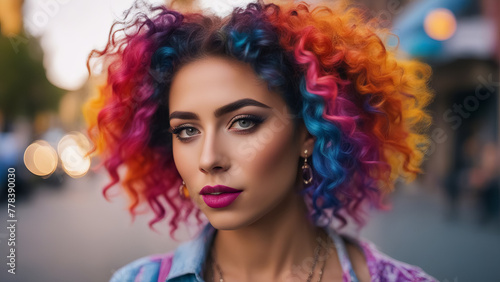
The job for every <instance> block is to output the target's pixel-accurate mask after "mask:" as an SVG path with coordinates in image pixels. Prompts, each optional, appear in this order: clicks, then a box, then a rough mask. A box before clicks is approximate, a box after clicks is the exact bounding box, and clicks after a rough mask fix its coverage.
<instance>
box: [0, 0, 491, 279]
mask: <svg viewBox="0 0 500 282" xmlns="http://www.w3.org/2000/svg"><path fill="white" fill-rule="evenodd" d="M132 2H133V1H132V0H86V1H85V0H42V1H36V0H25V1H23V0H0V30H1V33H0V129H1V130H0V181H1V182H0V183H1V185H0V199H1V201H2V208H1V209H0V254H1V257H2V258H1V260H0V261H2V263H1V264H0V265H1V266H0V281H35V280H36V281H51V282H52V281H108V280H109V278H110V277H111V275H112V274H113V272H114V271H116V270H117V269H118V268H119V267H121V266H123V265H124V264H126V263H128V262H130V261H132V260H134V259H136V258H139V257H141V256H145V255H149V254H152V253H160V252H166V251H169V250H172V249H174V248H175V247H176V246H177V245H178V244H179V242H176V241H173V240H171V239H170V238H169V236H168V230H167V229H166V228H162V227H161V226H160V225H161V224H157V225H156V228H157V229H158V230H159V231H160V233H161V234H157V233H154V232H152V231H150V230H149V229H148V226H147V222H148V220H149V219H150V215H146V216H144V217H138V218H137V219H136V220H135V222H133V223H132V222H131V219H130V217H129V215H128V213H127V211H126V206H127V203H126V201H125V199H124V198H123V197H117V198H113V201H112V202H107V201H106V200H105V199H104V197H103V196H102V188H103V186H104V185H105V184H106V183H107V182H108V178H107V175H106V174H105V173H104V170H103V169H92V168H93V167H95V164H97V161H96V160H94V161H93V164H92V165H91V162H90V160H89V159H86V158H84V157H83V152H84V151H85V150H86V149H87V148H88V146H89V142H88V140H87V138H86V134H85V124H84V121H83V117H82V114H81V106H82V104H83V102H84V101H85V100H86V99H87V98H88V97H89V95H91V93H92V91H94V89H95V86H96V83H97V82H96V79H89V78H88V72H87V69H86V59H87V56H88V54H89V53H90V51H91V50H92V49H94V48H103V47H104V46H105V43H106V41H107V38H108V33H109V29H110V27H111V24H112V23H113V21H114V20H115V19H119V18H120V17H121V15H122V13H123V11H124V10H126V9H127V8H129V7H130V6H131V4H132ZM151 2H152V3H163V4H167V5H172V6H174V7H175V8H177V9H181V10H182V9H184V10H187V9H191V10H193V9H198V10H199V9H212V10H213V11H215V12H216V13H220V14H224V13H227V12H228V11H230V10H231V8H232V6H235V5H244V4H245V3H246V2H249V1H229V0H219V1H208V0H207V1H201V0H200V1H198V2H192V1H175V2H171V1H165V0H162V1H160V0H155V1H151ZM355 2H359V3H361V4H363V5H366V6H367V7H368V8H369V10H370V12H371V14H372V16H373V17H377V18H379V19H381V20H383V21H384V22H385V23H387V26H388V27H391V28H392V31H393V33H395V34H396V35H398V36H399V40H400V41H399V46H400V48H401V49H402V50H403V51H404V52H405V53H406V54H408V55H409V56H411V57H414V58H418V59H420V60H423V61H424V62H426V63H428V64H430V65H431V66H432V69H433V79H432V88H433V89H434V90H435V94H436V97H435V99H434V101H433V103H432V105H431V106H430V108H429V110H430V111H431V113H432V115H433V118H434V125H433V127H432V128H431V129H430V136H431V139H432V144H431V147H430V150H429V151H428V154H427V160H426V162H425V166H424V171H425V173H424V174H422V175H421V176H420V177H419V178H418V179H417V181H415V182H414V183H412V184H410V185H404V184H402V183H398V187H397V189H396V191H395V193H394V194H393V195H392V197H391V200H392V203H393V208H392V211H390V212H374V213H373V214H371V215H370V220H369V223H368V225H367V226H366V228H364V229H363V231H362V232H361V235H362V236H363V237H365V238H367V239H369V240H371V241H373V242H374V243H375V244H376V245H377V246H378V247H379V249H380V250H382V251H383V252H385V253H387V254H388V255H390V256H392V257H394V258H396V259H399V260H402V261H404V262H407V263H410V264H415V265H418V266H420V267H421V268H422V269H424V270H425V271H426V272H428V273H429V274H431V275H433V276H434V277H436V278H437V279H438V280H440V281H453V282H463V281H500V267H499V265H500V187H499V183H500V180H499V175H500V171H499V167H500V166H499V164H500V141H499V136H498V133H499V120H500V110H499V108H500V99H499V86H500V75H499V70H498V64H499V59H500V45H499V41H500V40H499V38H500V20H499V19H500V17H499V16H498V15H499V13H500V1H498V0H478V1H473V0H432V1H430V0H420V1H419V0H371V1H369V0H358V1H355ZM397 43H398V42H394V44H397ZM91 167H92V168H91ZM9 168H11V170H12V169H15V184H16V189H15V208H14V210H15V219H17V220H18V221H17V222H16V237H15V240H16V253H15V256H16V265H15V268H16V269H15V270H16V274H15V275H12V274H9V273H8V272H7V268H8V267H7V265H6V264H7V263H8V258H7V256H8V255H9V251H8V250H9V248H10V247H9V246H8V242H9V237H10V236H11V234H10V231H9V229H7V228H6V227H8V226H9V224H10V223H9V222H8V221H7V220H9V219H12V218H9V215H8V212H7V204H8V202H7V201H8V196H7V194H8V185H7V183H8V182H7V181H8V179H7V177H8V169H9ZM165 225H166V224H165ZM182 232H189V231H188V230H184V231H182V230H181V234H182Z"/></svg>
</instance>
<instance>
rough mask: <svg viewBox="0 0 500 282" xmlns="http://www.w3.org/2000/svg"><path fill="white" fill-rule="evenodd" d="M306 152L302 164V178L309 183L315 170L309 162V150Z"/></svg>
mask: <svg viewBox="0 0 500 282" xmlns="http://www.w3.org/2000/svg"><path fill="white" fill-rule="evenodd" d="M304 154H306V156H305V158H304V164H303V165H302V180H304V184H306V185H307V184H309V183H311V181H312V180H313V172H312V168H311V166H309V164H308V163H307V150H305V151H304Z"/></svg>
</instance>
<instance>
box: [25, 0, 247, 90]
mask: <svg viewBox="0 0 500 282" xmlns="http://www.w3.org/2000/svg"><path fill="white" fill-rule="evenodd" d="M133 2H134V1H133V0H25V3H24V7H23V14H24V25H25V29H26V30H27V32H28V33H30V34H31V35H33V36H36V37H40V38H41V45H42V48H43V50H44V66H45V68H46V70H47V78H48V79H49V81H50V82H51V83H53V84H54V85H56V86H58V87H60V88H63V89H66V90H70V91H71V90H76V89H79V88H80V87H81V86H82V85H83V83H85V81H86V80H87V78H88V71H87V68H86V61H87V57H88V55H89V53H90V52H91V50H93V49H96V48H97V49H102V48H104V46H105V45H106V42H107V39H108V34H109V30H110V28H111V25H112V23H113V21H114V20H116V19H119V18H120V17H121V15H122V14H123V11H125V10H126V9H128V8H129V7H130V6H131V5H132V3H133ZM148 2H150V3H154V4H162V3H165V0H149V1H148ZM247 2H250V1H247V0H240V1H230V0H218V1H213V0H212V1H209V0H200V5H201V7H202V8H209V9H213V10H216V11H219V12H221V13H222V14H224V13H227V12H228V11H230V9H231V6H234V5H242V4H244V3H247Z"/></svg>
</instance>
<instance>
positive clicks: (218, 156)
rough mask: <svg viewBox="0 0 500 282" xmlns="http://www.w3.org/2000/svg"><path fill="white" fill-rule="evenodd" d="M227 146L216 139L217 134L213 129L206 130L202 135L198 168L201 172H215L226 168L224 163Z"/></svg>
mask: <svg viewBox="0 0 500 282" xmlns="http://www.w3.org/2000/svg"><path fill="white" fill-rule="evenodd" d="M224 150H227V148H224V146H223V144H222V143H221V142H220V141H219V140H218V139H217V134H216V133H214V132H213V131H212V132H211V133H210V132H207V134H206V135H205V137H204V140H203V145H202V149H201V155H200V162H199V169H200V171H201V172H203V173H207V174H216V173H220V172H223V171H226V170H227V169H228V165H227V163H226V160H227V159H226V158H225V156H226V152H224Z"/></svg>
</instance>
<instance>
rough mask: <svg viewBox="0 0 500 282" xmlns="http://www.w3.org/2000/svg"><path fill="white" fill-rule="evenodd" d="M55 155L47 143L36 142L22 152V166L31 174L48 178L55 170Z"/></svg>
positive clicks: (56, 159)
mask: <svg viewBox="0 0 500 282" xmlns="http://www.w3.org/2000/svg"><path fill="white" fill-rule="evenodd" d="M57 162H58V158H57V153H56V150H55V149H54V148H52V146H50V144H49V143H48V142H47V141H44V140H37V141H35V142H33V143H32V144H30V145H29V146H28V147H27V148H26V150H25V151H24V164H25V165H26V168H27V169H28V170H29V171H31V173H33V174H35V175H38V176H49V175H51V174H52V173H53V172H54V171H55V170H56V168H57Z"/></svg>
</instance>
